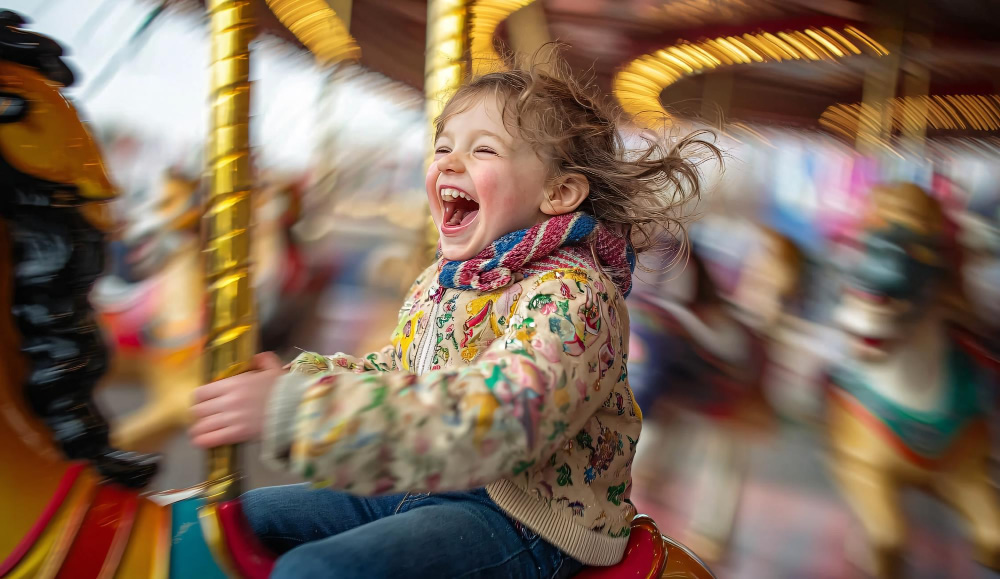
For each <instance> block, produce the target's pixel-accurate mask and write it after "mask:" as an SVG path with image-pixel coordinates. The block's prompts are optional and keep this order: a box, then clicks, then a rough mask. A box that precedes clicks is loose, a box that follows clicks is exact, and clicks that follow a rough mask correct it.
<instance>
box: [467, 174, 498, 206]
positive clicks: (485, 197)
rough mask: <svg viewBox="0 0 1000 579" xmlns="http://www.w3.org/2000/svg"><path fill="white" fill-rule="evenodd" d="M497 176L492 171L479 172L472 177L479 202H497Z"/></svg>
mask: <svg viewBox="0 0 1000 579" xmlns="http://www.w3.org/2000/svg"><path fill="white" fill-rule="evenodd" d="M497 181H498V178H497V174H496V172H495V171H492V170H490V169H486V170H481V171H477V172H476V174H475V175H473V177H472V182H473V183H474V184H475V185H476V195H477V196H478V197H479V202H480V203H482V202H484V201H486V202H491V201H492V202H496V199H494V196H495V195H496V190H497Z"/></svg>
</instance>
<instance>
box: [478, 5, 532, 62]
mask: <svg viewBox="0 0 1000 579" xmlns="http://www.w3.org/2000/svg"><path fill="white" fill-rule="evenodd" d="M534 1H535V0H479V1H478V2H476V3H474V4H473V5H472V7H471V8H470V12H471V16H472V18H471V20H472V22H471V23H470V26H469V44H470V46H469V49H470V52H471V53H472V62H473V66H474V67H475V68H476V69H477V70H484V69H489V67H491V66H496V65H497V64H496V63H498V62H500V60H501V58H500V55H499V54H497V51H496V49H495V48H493V34H494V32H496V29H497V26H499V25H500V23H501V22H503V21H504V20H506V19H507V17H508V16H510V15H511V14H513V13H514V12H517V11H518V10H520V9H521V8H524V7H525V6H527V5H528V4H531V3H532V2H534Z"/></svg>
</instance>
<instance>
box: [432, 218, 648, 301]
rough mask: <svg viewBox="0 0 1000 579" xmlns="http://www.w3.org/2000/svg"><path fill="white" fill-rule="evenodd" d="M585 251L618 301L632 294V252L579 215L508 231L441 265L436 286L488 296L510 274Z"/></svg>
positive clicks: (623, 242)
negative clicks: (563, 253) (573, 249)
mask: <svg viewBox="0 0 1000 579" xmlns="http://www.w3.org/2000/svg"><path fill="white" fill-rule="evenodd" d="M570 246H578V247H579V248H585V249H586V252H585V254H586V255H589V254H590V248H591V247H593V253H594V254H596V256H597V259H598V260H599V261H600V263H599V264H596V265H599V266H601V267H602V268H603V269H605V271H606V272H607V273H608V274H609V275H610V276H611V280H612V281H613V282H614V283H615V285H616V286H617V287H618V291H620V292H621V293H622V295H623V296H628V294H629V292H630V291H631V290H632V272H633V271H635V252H634V251H633V250H632V245H631V244H630V243H629V242H628V241H627V240H626V239H625V238H623V237H620V236H618V235H615V234H614V233H612V232H611V231H609V230H608V229H607V228H606V227H604V226H602V225H601V224H600V222H599V221H598V220H597V219H596V218H594V217H593V216H591V215H588V214H586V213H583V212H576V213H570V214H568V215H558V216H556V217H552V218H550V219H548V220H546V221H544V222H542V223H539V224H538V225H535V226H533V227H529V228H527V229H522V230H520V231H514V232H512V233H508V234H507V235H504V236H503V237H501V238H500V239H497V240H496V241H494V242H493V243H491V244H489V245H487V246H486V248H485V249H483V250H482V251H481V252H479V255H477V256H476V257H473V258H471V259H467V260H465V261H447V260H443V259H442V260H441V261H440V263H439V264H438V271H439V273H438V282H439V283H440V284H441V285H442V286H444V287H449V288H457V289H467V290H477V291H481V292H485V291H494V290H497V289H500V288H502V287H505V286H507V285H508V284H510V283H511V282H512V281H513V280H514V274H515V273H516V272H518V271H521V270H523V269H525V268H526V267H527V266H529V265H530V264H532V263H533V262H536V261H538V260H541V259H543V258H546V257H548V256H550V255H551V254H553V253H554V252H556V251H557V250H559V249H560V248H563V247H570Z"/></svg>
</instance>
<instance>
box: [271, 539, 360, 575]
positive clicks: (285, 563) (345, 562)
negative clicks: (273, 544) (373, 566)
mask: <svg viewBox="0 0 1000 579" xmlns="http://www.w3.org/2000/svg"><path fill="white" fill-rule="evenodd" d="M352 563H353V561H352V559H351V557H350V555H349V554H338V553H337V549H336V547H334V546H333V545H330V544H326V543H324V542H315V543H306V544H304V545H301V546H299V547H296V548H295V549H292V550H291V551H289V552H287V553H285V554H284V555H282V556H281V557H279V558H278V561H277V562H276V563H275V565H274V570H273V571H271V579H361V578H368V577H371V576H372V575H371V572H370V570H365V569H359V568H357V565H354V564H352Z"/></svg>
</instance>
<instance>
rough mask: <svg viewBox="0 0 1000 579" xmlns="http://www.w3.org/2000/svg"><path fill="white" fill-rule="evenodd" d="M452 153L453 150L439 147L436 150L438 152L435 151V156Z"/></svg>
mask: <svg viewBox="0 0 1000 579" xmlns="http://www.w3.org/2000/svg"><path fill="white" fill-rule="evenodd" d="M450 152H451V149H449V148H448V147H438V148H437V149H436V150H435V151H434V154H435V155H447V154H448V153H450Z"/></svg>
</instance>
